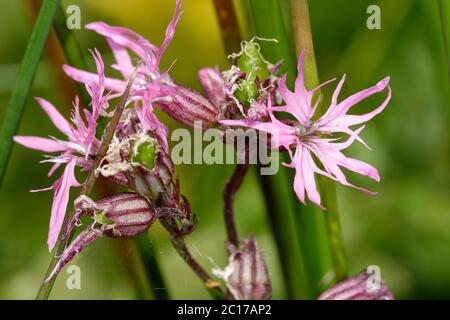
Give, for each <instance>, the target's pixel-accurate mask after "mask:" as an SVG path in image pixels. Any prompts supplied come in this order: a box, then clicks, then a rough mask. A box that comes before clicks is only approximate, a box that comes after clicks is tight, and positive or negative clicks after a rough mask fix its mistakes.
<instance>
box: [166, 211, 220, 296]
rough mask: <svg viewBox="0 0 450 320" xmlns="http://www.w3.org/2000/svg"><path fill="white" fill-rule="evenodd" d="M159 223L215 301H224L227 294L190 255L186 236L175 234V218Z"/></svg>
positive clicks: (167, 217)
mask: <svg viewBox="0 0 450 320" xmlns="http://www.w3.org/2000/svg"><path fill="white" fill-rule="evenodd" d="M159 221H160V222H161V224H162V225H163V227H164V228H165V229H166V230H167V231H168V232H169V234H170V241H171V242H172V245H173V247H174V248H175V250H176V251H177V252H178V254H179V255H180V257H181V258H182V259H183V260H184V262H186V264H187V265H188V266H189V267H190V268H191V270H192V271H193V272H194V273H195V274H196V275H197V277H199V278H200V280H201V281H202V283H203V285H204V286H205V288H206V290H208V292H209V293H210V295H211V296H212V298H213V299H218V300H223V299H225V298H226V294H225V293H224V292H223V290H222V289H221V288H220V287H219V286H216V285H215V283H214V281H212V279H211V277H210V276H209V274H208V272H207V271H206V270H205V269H203V267H202V266H201V265H200V264H199V263H198V262H197V260H195V258H194V257H193V256H192V254H191V253H190V251H189V249H188V247H187V246H186V242H185V241H184V237H185V235H184V234H182V233H181V232H175V231H174V230H176V229H178V228H177V223H176V221H175V219H174V218H173V217H169V216H166V217H161V218H159Z"/></svg>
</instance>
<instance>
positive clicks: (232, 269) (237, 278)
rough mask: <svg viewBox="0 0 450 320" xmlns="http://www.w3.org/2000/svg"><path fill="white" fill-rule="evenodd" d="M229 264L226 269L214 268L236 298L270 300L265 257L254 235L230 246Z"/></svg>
mask: <svg viewBox="0 0 450 320" xmlns="http://www.w3.org/2000/svg"><path fill="white" fill-rule="evenodd" d="M230 253H231V255H230V257H229V259H228V265H227V266H226V267H225V269H224V270H217V269H215V270H213V272H214V274H216V275H217V276H219V277H220V278H222V279H223V280H225V283H226V285H227V288H228V290H229V292H230V294H231V296H232V298H233V299H234V300H269V299H270V298H271V286H270V280H269V275H268V271H267V267H266V263H265V261H264V259H263V258H262V257H261V254H260V252H259V251H258V249H257V246H256V241H255V239H254V237H252V236H251V237H250V238H249V239H248V240H247V241H244V242H242V243H241V247H240V248H239V249H236V248H235V247H234V246H233V247H231V248H230Z"/></svg>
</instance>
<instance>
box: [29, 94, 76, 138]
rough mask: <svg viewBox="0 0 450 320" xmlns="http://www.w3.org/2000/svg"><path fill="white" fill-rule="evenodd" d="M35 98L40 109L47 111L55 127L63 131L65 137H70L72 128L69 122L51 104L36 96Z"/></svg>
mask: <svg viewBox="0 0 450 320" xmlns="http://www.w3.org/2000/svg"><path fill="white" fill-rule="evenodd" d="M35 99H36V101H37V102H38V103H39V105H40V106H41V107H42V109H44V111H45V112H46V113H47V115H48V117H49V118H50V120H51V121H52V122H53V123H54V125H55V126H56V128H58V129H59V131H61V132H62V133H64V134H65V135H66V136H67V137H72V129H71V127H70V124H69V122H68V121H67V120H66V119H65V118H64V117H63V116H62V115H61V114H60V113H59V112H58V110H57V109H56V108H55V107H54V106H53V104H51V103H50V102H48V101H47V100H45V99H42V98H39V97H36V98H35Z"/></svg>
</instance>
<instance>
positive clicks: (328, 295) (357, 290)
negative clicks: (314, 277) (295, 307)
mask: <svg viewBox="0 0 450 320" xmlns="http://www.w3.org/2000/svg"><path fill="white" fill-rule="evenodd" d="M376 277H377V275H376V274H371V273H369V272H367V271H366V270H365V271H363V272H361V273H359V274H358V275H356V276H354V277H352V278H349V279H347V280H344V281H342V282H339V283H338V284H336V285H335V286H334V287H332V288H330V289H328V290H326V291H325V292H323V293H322V294H321V295H320V296H319V297H318V298H317V300H393V299H394V296H393V295H392V292H391V290H389V288H388V287H387V285H386V284H385V283H384V281H382V280H381V279H377V278H376Z"/></svg>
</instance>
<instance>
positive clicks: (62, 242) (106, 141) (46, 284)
mask: <svg viewBox="0 0 450 320" xmlns="http://www.w3.org/2000/svg"><path fill="white" fill-rule="evenodd" d="M136 73H137V69H135V70H134V72H133V74H132V75H131V77H130V79H129V81H128V84H127V87H126V89H125V92H124V94H123V96H122V99H121V100H120V102H119V104H118V105H117V107H116V109H115V111H114V115H113V117H112V118H111V121H110V122H109V125H108V127H107V128H106V130H105V133H104V135H103V138H102V143H101V145H100V148H99V151H98V153H97V157H96V159H95V162H94V165H93V166H92V169H91V170H90V171H89V173H88V176H87V177H86V180H85V181H84V183H83V186H82V188H81V191H80V196H81V195H89V194H90V193H91V191H92V188H93V187H94V184H95V181H96V180H97V177H96V175H95V169H96V168H97V167H98V166H99V165H100V162H101V161H102V159H103V158H104V157H105V155H106V152H107V151H108V147H109V145H110V143H111V140H112V138H113V136H114V133H115V131H116V128H117V125H118V124H119V121H120V118H121V116H122V113H123V110H124V108H125V105H126V102H127V100H128V98H129V95H130V90H131V86H132V84H133V82H134V79H135V77H136ZM72 214H73V212H72ZM69 219H70V217H66V219H65V221H64V224H63V228H64V226H65V225H66V224H67V221H69ZM74 233H75V230H73V231H72V232H71V233H70V234H69V235H68V236H67V238H65V237H64V236H63V235H61V236H60V238H59V240H58V243H57V244H56V250H55V251H54V252H55V253H54V255H53V257H52V259H51V261H50V265H49V266H48V269H47V272H46V275H45V277H44V280H43V281H42V284H41V287H40V288H39V291H38V294H37V296H36V300H46V299H48V296H49V295H50V292H51V290H52V288H53V284H54V283H55V280H56V277H57V275H55V276H53V277H52V278H50V279H49V280H48V281H45V279H47V278H48V277H49V276H50V274H51V273H52V271H53V269H54V267H55V266H56V264H57V263H58V260H59V257H60V256H61V254H62V253H63V251H64V249H65V248H66V245H67V243H69V242H70V240H71V239H72V238H73V236H74Z"/></svg>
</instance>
